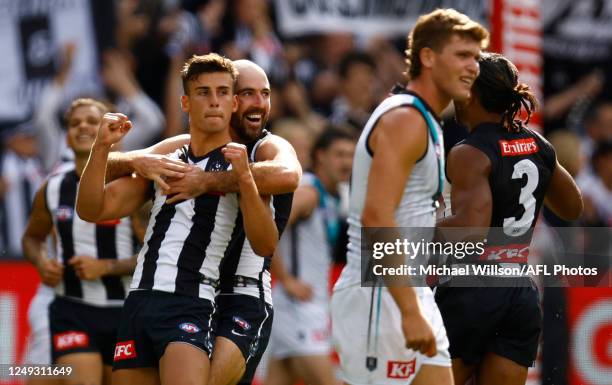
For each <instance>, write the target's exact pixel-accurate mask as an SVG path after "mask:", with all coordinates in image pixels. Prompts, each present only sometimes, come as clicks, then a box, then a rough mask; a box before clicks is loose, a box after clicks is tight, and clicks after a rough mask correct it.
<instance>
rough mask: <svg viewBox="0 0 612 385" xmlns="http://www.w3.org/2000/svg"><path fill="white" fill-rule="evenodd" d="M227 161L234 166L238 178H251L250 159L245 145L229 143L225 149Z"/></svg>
mask: <svg viewBox="0 0 612 385" xmlns="http://www.w3.org/2000/svg"><path fill="white" fill-rule="evenodd" d="M222 151H223V155H224V156H225V160H227V161H228V162H230V163H231V164H232V170H233V172H234V173H236V176H238V178H240V179H241V178H249V177H251V169H250V168H249V159H248V156H247V149H246V146H245V145H244V144H239V143H233V142H232V143H228V144H227V145H226V146H225V147H224V148H223V150H222Z"/></svg>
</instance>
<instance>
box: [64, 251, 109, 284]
mask: <svg viewBox="0 0 612 385" xmlns="http://www.w3.org/2000/svg"><path fill="white" fill-rule="evenodd" d="M107 262H108V260H104V259H98V258H93V257H89V256H86V255H75V256H74V257H72V258H70V260H69V261H68V264H69V265H71V266H72V267H73V268H74V271H75V272H76V275H77V277H79V278H80V279H83V280H86V281H91V280H94V279H98V278H100V277H102V276H103V275H105V274H106V273H107V272H108V263H107Z"/></svg>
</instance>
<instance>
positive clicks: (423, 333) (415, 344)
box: [402, 311, 437, 357]
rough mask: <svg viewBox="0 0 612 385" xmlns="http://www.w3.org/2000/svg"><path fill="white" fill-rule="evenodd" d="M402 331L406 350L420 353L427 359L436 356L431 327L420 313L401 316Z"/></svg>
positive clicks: (434, 339) (434, 338) (434, 340)
mask: <svg viewBox="0 0 612 385" xmlns="http://www.w3.org/2000/svg"><path fill="white" fill-rule="evenodd" d="M402 331H403V332H404V338H405V339H406V347H407V348H408V349H412V350H415V351H417V352H421V353H422V354H425V355H426V356H428V357H433V356H435V355H436V354H437V349H436V337H435V336H434V334H433V330H432V328H431V325H430V324H429V322H427V320H426V319H425V318H423V315H422V314H421V312H420V311H418V312H414V313H411V314H409V315H404V316H402Z"/></svg>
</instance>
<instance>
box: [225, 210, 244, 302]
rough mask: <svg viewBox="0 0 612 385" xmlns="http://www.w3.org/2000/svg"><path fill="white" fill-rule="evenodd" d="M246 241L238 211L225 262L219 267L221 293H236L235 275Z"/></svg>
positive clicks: (240, 215)
mask: <svg viewBox="0 0 612 385" xmlns="http://www.w3.org/2000/svg"><path fill="white" fill-rule="evenodd" d="M244 241H245V233H244V226H243V223H242V213H241V212H240V210H238V216H237V218H236V225H235V226H234V230H233V231H232V236H231V238H230V241H229V244H228V245H227V249H225V254H224V255H223V260H221V264H220V265H219V289H220V291H221V293H233V292H234V275H235V274H236V270H237V269H238V262H239V261H240V255H241V254H242V248H243V247H244Z"/></svg>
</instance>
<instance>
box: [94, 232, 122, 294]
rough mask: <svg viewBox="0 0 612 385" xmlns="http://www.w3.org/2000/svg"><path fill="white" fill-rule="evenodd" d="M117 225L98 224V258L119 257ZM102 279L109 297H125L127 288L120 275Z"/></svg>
mask: <svg viewBox="0 0 612 385" xmlns="http://www.w3.org/2000/svg"><path fill="white" fill-rule="evenodd" d="M117 226H119V225H117ZM117 226H115V225H108V226H104V225H96V248H97V250H98V259H115V260H116V259H117V243H116V240H117ZM101 281H102V283H103V284H104V288H105V289H106V298H107V299H109V300H111V299H119V300H122V299H124V298H125V289H124V287H123V283H122V281H121V278H120V277H117V276H108V275H107V276H104V277H102V278H101Z"/></svg>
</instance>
